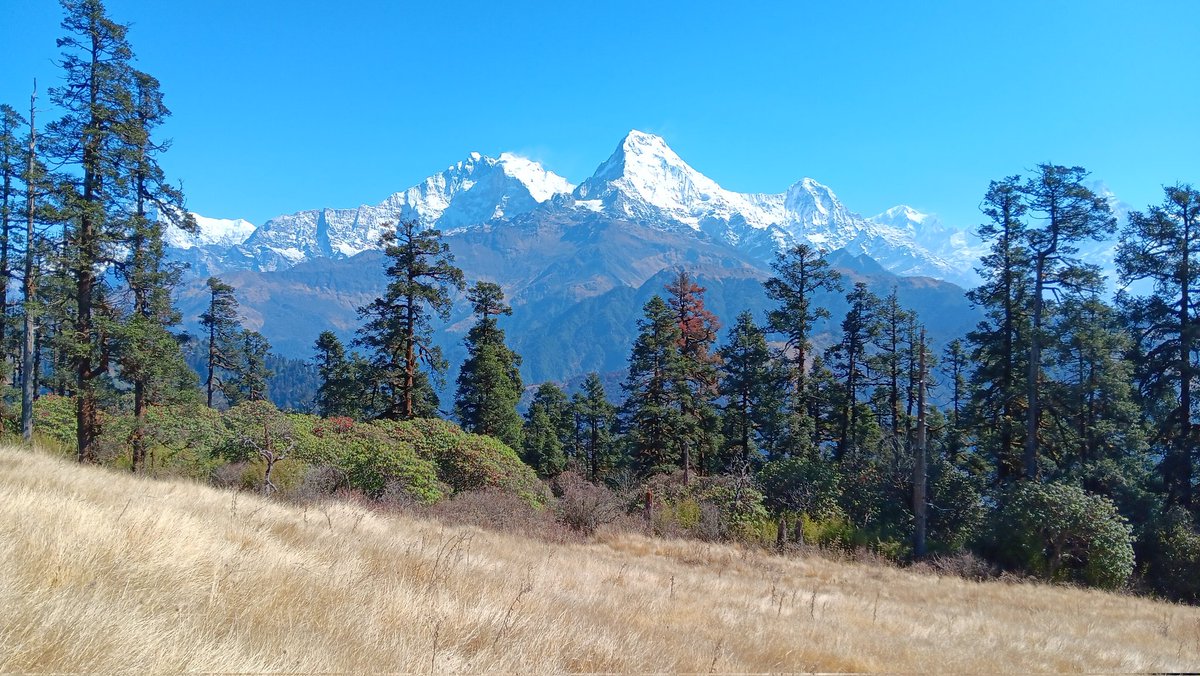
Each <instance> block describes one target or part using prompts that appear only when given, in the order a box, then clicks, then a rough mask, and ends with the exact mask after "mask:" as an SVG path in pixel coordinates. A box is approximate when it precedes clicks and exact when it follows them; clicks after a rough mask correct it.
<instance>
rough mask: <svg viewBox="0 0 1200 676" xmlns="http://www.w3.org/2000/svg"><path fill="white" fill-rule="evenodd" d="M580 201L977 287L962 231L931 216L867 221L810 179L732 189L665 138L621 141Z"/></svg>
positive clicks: (759, 249)
mask: <svg viewBox="0 0 1200 676" xmlns="http://www.w3.org/2000/svg"><path fill="white" fill-rule="evenodd" d="M574 198H575V200H576V202H575V203H576V205H577V206H580V207H583V208H587V209H591V210H593V211H598V212H601V213H607V214H609V215H611V216H614V217H618V218H629V219H633V220H635V221H637V222H642V223H646V222H660V223H673V224H677V225H681V226H686V227H690V228H692V229H694V230H698V231H701V232H705V233H707V234H709V235H710V236H712V237H714V238H716V239H718V240H722V241H724V242H726V243H728V244H730V245H733V246H736V247H739V248H742V249H746V250H751V251H754V252H755V253H757V254H759V256H760V257H769V256H770V255H771V254H773V252H774V250H776V249H778V248H780V247H786V246H790V245H793V244H799V243H802V242H806V243H809V244H811V245H813V246H815V247H817V248H819V249H821V250H822V251H827V252H828V251H836V250H838V249H846V250H847V251H849V252H850V253H853V254H859V253H863V254H866V255H868V256H870V257H871V258H874V259H875V260H877V261H878V262H879V263H880V264H881V265H883V266H884V268H886V269H888V270H890V271H892V272H895V273H897V274H902V275H924V276H929V277H935V278H938V279H945V280H949V281H954V282H956V283H970V282H972V281H974V279H973V277H972V276H971V274H970V265H966V266H964V265H962V261H961V260H959V254H962V253H963V251H961V250H960V249H962V248H963V247H965V246H966V244H965V239H963V238H964V237H965V233H961V232H957V231H953V232H952V231H950V229H947V228H943V227H941V226H940V224H937V225H936V228H926V227H924V226H923V221H929V222H930V224H936V220H935V219H931V218H930V217H928V216H926V215H924V214H919V213H918V212H916V211H914V210H911V209H908V208H907V207H897V208H895V209H892V210H889V211H888V212H885V214H890V215H893V216H896V217H897V218H899V217H902V216H904V215H910V216H911V217H912V218H911V219H910V220H908V221H906V222H901V221H900V220H896V219H891V220H889V219H887V218H880V217H877V218H875V219H865V218H863V217H861V216H859V215H858V214H856V213H853V212H851V211H850V210H849V209H847V208H846V207H845V205H843V204H842V202H841V201H840V200H839V199H838V198H837V195H835V194H834V193H833V191H832V190H831V189H830V188H829V187H828V186H825V185H822V184H821V183H819V182H817V181H816V180H814V179H811V178H804V179H802V180H800V181H797V182H796V183H795V184H793V185H792V186H791V187H790V188H788V190H787V192H784V193H779V194H764V193H738V192H733V191H730V190H725V189H724V188H722V187H721V186H719V185H718V184H717V183H716V182H715V181H713V180H712V179H710V178H708V177H707V176H705V175H703V174H701V173H700V172H698V171H696V170H695V169H693V168H692V167H691V166H690V165H688V164H687V162H685V161H684V160H683V159H682V158H680V157H679V155H677V154H676V153H675V152H674V151H673V150H671V149H670V147H668V146H667V144H666V142H665V141H663V139H662V138H661V137H658V136H655V135H653V134H647V133H644V132H640V131H631V132H630V133H629V134H628V135H627V136H626V137H625V138H624V139H623V140H622V141H621V143H620V145H618V146H617V149H616V151H615V152H614V153H613V155H612V156H611V157H609V158H608V160H606V161H605V162H604V163H603V164H601V165H600V167H599V168H598V169H597V170H596V173H595V174H593V175H592V177H591V178H589V179H587V180H586V181H584V182H583V183H581V184H580V185H579V187H578V188H576V189H575V193H574ZM897 209H901V210H903V211H900V212H896V210H897ZM893 212H896V213H895V214H893ZM881 216H884V215H883V214H881ZM926 230H929V232H925V231H926ZM951 238H956V239H957V240H960V241H959V242H958V246H956V245H955V244H954V243H952V242H946V243H943V240H950V239H951ZM931 245H936V248H933V247H931ZM964 272H966V273H967V274H964Z"/></svg>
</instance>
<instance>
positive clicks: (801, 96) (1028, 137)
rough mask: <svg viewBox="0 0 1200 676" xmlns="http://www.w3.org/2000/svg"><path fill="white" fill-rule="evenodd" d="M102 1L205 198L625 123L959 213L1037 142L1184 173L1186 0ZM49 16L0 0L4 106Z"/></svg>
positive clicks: (1130, 176) (43, 78) (1192, 103)
mask: <svg viewBox="0 0 1200 676" xmlns="http://www.w3.org/2000/svg"><path fill="white" fill-rule="evenodd" d="M107 5H108V8H109V13H110V15H111V16H112V17H113V18H115V19H117V20H119V21H122V22H126V23H132V24H133V28H132V31H131V33H130V39H131V42H132V44H133V47H134V50H135V51H136V53H137V55H138V57H139V59H138V63H139V66H140V67H141V68H142V69H143V70H145V71H147V72H149V73H151V74H153V75H155V76H156V77H158V78H159V80H160V81H161V82H162V88H163V91H164V93H165V96H166V100H167V104H168V106H169V107H170V108H171V109H172V110H173V111H174V117H173V118H172V120H171V122H170V123H169V124H168V125H167V127H166V130H165V133H166V135H168V136H170V137H171V138H173V139H174V148H173V149H172V150H171V152H170V153H169V154H168V155H167V156H166V158H165V161H164V165H165V166H166V168H167V170H168V172H169V173H170V174H171V175H172V176H173V177H175V178H178V179H181V180H182V181H183V183H184V188H185V191H186V193H187V195H188V200H189V206H190V207H191V208H192V209H193V210H195V211H198V212H200V213H202V214H204V215H207V216H214V217H224V218H233V217H242V218H247V219H249V220H251V221H253V222H255V223H262V222H263V221H265V220H266V219H268V218H270V217H271V216H274V215H277V214H280V213H287V212H292V211H296V210H299V209H303V208H314V207H321V206H355V205H358V204H360V203H375V202H378V201H381V200H382V199H383V198H384V197H386V196H387V195H388V194H390V193H392V192H395V191H397V190H401V189H404V188H406V187H408V186H410V185H413V184H415V183H417V182H418V181H420V180H421V179H422V178H424V177H425V176H427V175H429V174H432V173H434V172H436V171H439V170H441V169H443V168H445V167H446V166H448V165H450V164H452V163H453V162H455V161H458V160H459V159H462V158H464V157H465V156H466V155H467V153H468V152H470V151H473V150H475V151H479V152H483V153H485V154H491V155H497V154H499V153H500V152H502V151H511V152H516V153H518V154H522V155H525V156H528V157H532V158H534V159H537V160H540V161H542V162H543V163H544V164H545V165H546V166H547V168H549V169H551V170H553V171H556V172H558V173H560V174H562V175H564V176H566V177H567V178H568V179H570V180H571V181H573V182H580V181H582V180H583V179H584V178H586V177H587V176H589V175H590V174H591V173H592V172H593V171H594V170H595V168H596V166H597V165H598V164H599V163H600V162H602V161H603V160H604V159H605V158H606V157H608V155H609V154H610V153H611V152H612V150H613V149H614V148H615V146H616V144H617V142H618V141H619V140H620V138H621V137H622V136H623V135H624V134H625V132H627V131H628V130H629V129H631V128H637V129H642V130H644V131H650V132H654V133H658V134H661V135H662V136H664V137H665V138H666V140H667V142H668V143H669V144H670V145H671V146H672V147H673V148H674V149H675V150H676V151H677V152H678V153H679V154H680V155H681V156H682V157H683V158H684V159H685V160H687V161H688V162H689V163H690V164H692V165H693V166H694V167H695V168H696V169H698V170H699V171H701V172H703V173H705V174H707V175H709V176H711V177H712V178H713V179H715V180H716V181H717V182H718V183H720V184H722V185H723V186H724V187H726V188H730V189H734V190H741V191H762V192H777V191H782V190H784V189H785V188H786V187H787V186H788V185H790V184H791V183H793V182H794V181H796V180H798V179H800V178H801V177H804V176H811V177H813V178H815V179H817V180H819V181H821V182H823V183H826V184H827V185H829V186H830V187H832V188H833V189H834V191H835V192H836V193H837V194H838V195H839V197H841V198H842V200H843V202H845V203H846V205H847V206H848V207H849V208H851V209H852V210H854V211H858V212H860V213H863V214H866V215H870V214H873V213H876V212H878V211H882V210H883V209H885V208H887V207H889V206H892V205H895V204H899V203H908V204H910V205H912V206H915V207H917V208H919V209H922V210H925V211H931V212H935V213H938V214H939V215H940V216H941V217H942V219H943V220H944V221H946V222H949V223H952V224H956V225H965V226H970V225H974V224H975V223H977V222H978V221H979V215H978V209H977V207H978V204H979V200H980V197H981V196H982V194H983V192H984V190H985V189H986V186H987V183H988V181H989V180H991V179H994V178H999V177H1002V176H1004V175H1007V174H1012V173H1017V172H1020V171H1022V170H1024V169H1028V168H1030V167H1033V166H1034V165H1036V164H1037V163H1040V162H1056V163H1060V164H1073V165H1074V164H1078V165H1082V166H1084V167H1086V168H1088V169H1090V170H1091V171H1092V173H1093V176H1094V177H1095V178H1097V179H1100V180H1103V181H1104V182H1105V183H1106V184H1107V185H1108V186H1110V187H1111V188H1112V189H1113V190H1114V191H1115V192H1116V193H1117V194H1118V195H1119V196H1120V197H1121V198H1122V199H1123V200H1125V201H1127V202H1130V203H1132V204H1133V205H1134V206H1135V207H1139V208H1140V207H1144V206H1145V205H1146V204H1147V203H1150V202H1158V201H1159V198H1160V196H1161V190H1160V186H1161V185H1163V184H1165V183H1174V182H1175V181H1190V182H1200V86H1198V85H1200V71H1198V70H1197V66H1198V65H1200V40H1198V39H1197V29H1198V28H1200V2H1194V1H1191V0H1180V1H1178V2H1169V1H1164V2H1149V1H1148V2H1115V1H1107V0H1089V1H1087V2H1032V1H1031V2H1024V1H1006V2H994V3H982V2H913V3H907V2H906V3H900V2H858V3H849V2H847V3H838V2H824V3H820V4H817V3H810V2H778V3H752V2H745V3H732V2H714V3H705V2H688V3H682V2H681V3H667V2H661V3H660V2H647V1H646V0H641V1H639V2H622V1H617V0H614V1H610V2H604V3H573V2H566V3H563V2H557V3H533V2H478V3H475V2H463V3H449V2H446V3H439V2H421V3H414V2H316V1H312V0H293V1H291V2H265V1H258V0H253V1H251V0H237V1H234V0H209V1H206V2H202V1H199V0H187V1H185V0H179V1H177V2H175V1H172V2H161V1H155V2H150V1H146V0H142V1H137V0H109V2H108V3H107ZM60 15H61V11H60V9H59V7H58V5H57V3H55V2H51V1H50V0H36V1H34V0H28V1H26V0H0V33H2V34H3V36H4V39H3V40H2V41H0V63H3V64H4V65H3V68H0V102H7V103H10V104H12V105H14V106H15V107H17V108H18V110H24V109H26V108H27V102H28V95H29V89H30V81H31V79H32V78H33V77H35V76H36V77H37V78H38V79H39V82H40V83H41V84H42V87H43V89H44V87H45V86H47V85H51V84H54V83H55V82H56V81H57V80H58V78H59V73H58V71H57V69H56V67H55V66H54V63H53V61H54V58H55V57H56V55H57V53H58V50H57V48H56V47H55V45H54V40H55V38H56V37H57V36H58V35H59V33H60V29H59V27H58V23H59V21H60ZM43 103H44V104H45V98H44V97H43ZM52 115H53V112H52V111H49V110H47V111H45V112H44V113H42V116H43V119H48V118H49V117H50V116H52Z"/></svg>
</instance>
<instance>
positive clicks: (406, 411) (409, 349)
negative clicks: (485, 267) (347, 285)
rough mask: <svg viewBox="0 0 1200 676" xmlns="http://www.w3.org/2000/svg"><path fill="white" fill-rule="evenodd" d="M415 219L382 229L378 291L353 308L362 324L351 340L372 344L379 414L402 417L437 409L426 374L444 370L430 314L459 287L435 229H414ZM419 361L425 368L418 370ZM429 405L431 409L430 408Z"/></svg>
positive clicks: (445, 307)
mask: <svg viewBox="0 0 1200 676" xmlns="http://www.w3.org/2000/svg"><path fill="white" fill-rule="evenodd" d="M419 227H420V226H419V225H418V224H417V222H416V221H401V222H400V224H399V225H398V226H396V231H395V232H388V233H386V234H384V236H383V239H382V244H383V247H384V255H385V256H386V257H387V259H388V266H387V268H386V270H385V274H386V275H387V278H388V280H389V281H388V286H387V289H386V290H385V291H384V295H383V296H381V297H379V298H376V299H375V300H374V301H372V302H371V303H370V304H368V305H365V306H363V307H360V308H359V309H358V313H359V316H360V317H362V318H364V319H366V320H367V322H366V324H365V325H364V326H363V327H362V328H360V329H359V332H358V339H357V341H356V343H357V344H358V345H363V346H365V347H368V348H370V349H371V350H372V352H373V355H372V359H371V365H372V370H373V371H374V375H375V379H376V381H377V383H378V385H377V388H378V391H379V393H380V396H381V397H382V399H383V401H382V403H381V410H380V412H379V415H380V416H381V417H384V418H391V419H400V420H408V419H411V418H414V417H421V416H425V415H433V414H435V413H436V410H437V403H436V401H437V400H436V397H435V396H433V388H432V386H431V385H432V383H431V382H430V376H432V377H433V378H434V379H440V378H441V377H442V374H444V373H445V371H446V361H445V359H444V358H443V357H442V351H441V348H439V347H437V346H436V345H434V344H433V337H432V333H433V331H432V326H431V324H430V322H431V320H432V318H433V317H434V316H437V317H439V318H441V319H442V320H445V319H447V318H448V317H449V316H450V308H451V299H450V290H451V289H457V290H460V291H461V290H462V289H463V288H464V284H463V274H462V270H459V269H458V268H456V267H454V255H453V254H451V253H450V247H449V246H448V245H447V244H446V243H445V242H443V241H442V239H441V237H442V233H441V232H439V231H437V230H432V229H429V230H424V231H418V229H419ZM422 364H424V365H425V367H426V369H427V370H428V371H425V370H422V369H421V365H422ZM431 409H432V410H431Z"/></svg>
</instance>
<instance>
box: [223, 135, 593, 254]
mask: <svg viewBox="0 0 1200 676" xmlns="http://www.w3.org/2000/svg"><path fill="white" fill-rule="evenodd" d="M573 188H574V186H573V185H571V184H570V183H569V182H567V180H566V179H564V178H563V177H561V176H559V175H557V174H555V173H553V172H550V171H546V170H545V169H544V168H543V167H542V166H541V165H540V164H538V163H537V162H534V161H532V160H528V159H526V158H523V157H518V156H516V155H512V154H510V153H503V154H501V155H500V157H499V158H491V157H484V156H482V155H480V154H479V153H471V155H470V156H469V157H467V159H465V160H463V161H461V162H458V163H457V164H455V165H454V166H451V167H449V168H447V169H446V170H445V171H442V172H441V173H438V174H435V175H433V176H430V177H429V178H427V179H425V180H424V181H423V182H421V183H420V184H419V185H416V186H413V187H411V188H409V189H407V190H405V191H403V192H398V193H395V194H393V195H391V196H389V197H388V198H387V199H386V200H384V201H383V202H382V203H380V204H377V205H363V206H359V207H357V208H354V209H313V210H309V211H301V212H298V213H294V214H289V215H285V216H277V217H275V218H273V219H271V220H269V221H267V222H266V223H264V224H263V225H262V226H261V227H259V228H258V229H256V230H255V231H254V233H253V234H252V235H251V236H250V237H249V238H247V239H246V240H245V241H244V242H242V243H241V244H240V246H238V247H235V248H236V249H237V250H238V253H240V254H242V256H244V257H246V258H248V259H250V260H253V261H255V265H254V266H253V267H255V268H256V269H259V270H277V269H283V268H288V267H291V266H292V265H295V264H296V263H299V262H300V261H303V260H307V259H311V258H321V257H327V258H329V257H332V258H344V257H350V256H353V255H355V254H358V253H361V252H363V251H366V250H368V249H374V248H378V246H379V237H380V235H382V234H383V232H384V230H385V229H386V228H385V225H386V224H389V223H395V222H396V221H398V220H401V219H406V220H407V219H415V220H416V221H418V222H419V223H420V224H421V225H423V226H425V227H437V228H440V229H443V230H450V229H454V228H459V227H464V226H469V225H478V224H483V223H490V222H493V221H498V220H503V219H506V218H512V217H513V216H516V215H518V214H522V213H525V212H527V211H530V210H532V209H534V208H535V207H537V206H538V205H539V204H541V203H543V202H546V201H547V200H549V199H550V198H551V197H553V196H554V195H558V194H563V193H569V192H570V191H571V190H572V189H573Z"/></svg>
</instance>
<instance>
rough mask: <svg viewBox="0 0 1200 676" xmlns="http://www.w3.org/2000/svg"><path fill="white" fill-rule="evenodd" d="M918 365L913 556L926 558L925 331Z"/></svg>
mask: <svg viewBox="0 0 1200 676" xmlns="http://www.w3.org/2000/svg"><path fill="white" fill-rule="evenodd" d="M919 349H920V351H921V352H920V356H919V357H918V365H917V377H918V378H919V380H918V382H917V443H916V448H915V449H914V451H915V454H916V457H915V458H914V459H913V522H914V528H913V556H915V557H916V558H921V557H923V556H925V527H926V522H927V519H928V514H927V505H926V498H925V474H926V419H925V379H926V376H925V367H926V365H925V330H924V329H922V330H921V344H920V347H919Z"/></svg>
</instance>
